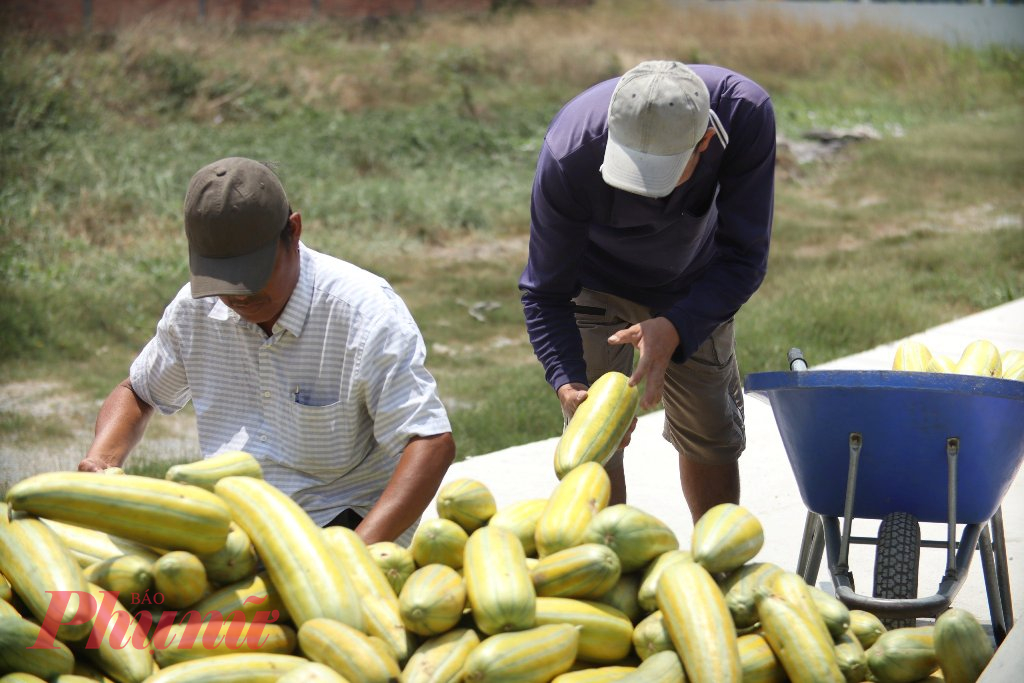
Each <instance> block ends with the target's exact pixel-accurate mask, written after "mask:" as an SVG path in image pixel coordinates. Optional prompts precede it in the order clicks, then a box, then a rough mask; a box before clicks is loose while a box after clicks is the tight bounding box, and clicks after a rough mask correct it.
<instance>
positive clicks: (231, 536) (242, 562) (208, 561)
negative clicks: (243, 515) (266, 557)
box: [198, 522, 259, 586]
mask: <svg viewBox="0 0 1024 683" xmlns="http://www.w3.org/2000/svg"><path fill="white" fill-rule="evenodd" d="M198 557H199V559H200V560H201V561H202V563H203V567H205V568H206V577H207V578H208V579H209V580H210V581H211V582H212V583H215V584H217V585H221V586H223V585H224V584H228V583H234V582H235V581H241V580H242V579H244V578H246V577H247V576H252V575H253V574H255V573H256V571H257V569H258V567H259V558H258V557H256V547H255V546H253V544H252V539H250V538H249V534H247V533H245V532H244V531H242V527H240V526H238V525H237V524H235V523H234V522H232V523H231V526H230V527H229V528H228V537H227V539H226V540H225V541H224V545H223V546H221V548H220V549H219V550H217V551H215V552H212V553H206V554H202V555H199V556H198Z"/></svg>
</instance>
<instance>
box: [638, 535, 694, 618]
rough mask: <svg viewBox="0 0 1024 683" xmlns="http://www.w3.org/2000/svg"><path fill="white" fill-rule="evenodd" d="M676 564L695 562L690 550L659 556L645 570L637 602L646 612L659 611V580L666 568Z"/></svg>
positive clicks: (668, 552)
mask: <svg viewBox="0 0 1024 683" xmlns="http://www.w3.org/2000/svg"><path fill="white" fill-rule="evenodd" d="M676 562H693V556H692V555H691V554H690V551H688V550H679V549H678V548H676V549H674V550H667V551H665V552H663V553H661V554H660V555H658V557H656V558H655V559H654V560H653V561H652V562H650V563H649V564H648V565H647V566H646V567H645V568H644V570H643V573H642V575H641V580H640V588H639V589H638V590H637V602H638V603H639V604H640V607H642V608H643V609H644V610H646V611H648V612H653V611H654V610H656V609H658V603H657V590H658V578H659V577H660V576H661V573H662V572H663V571H664V570H665V567H667V566H669V565H670V564H674V563H676Z"/></svg>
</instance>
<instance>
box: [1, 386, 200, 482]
mask: <svg viewBox="0 0 1024 683" xmlns="http://www.w3.org/2000/svg"><path fill="white" fill-rule="evenodd" d="M100 404H101V401H97V400H92V399H89V398H86V397H85V396H82V395H81V394H76V393H75V392H73V391H71V390H70V389H69V388H68V387H67V386H66V385H63V384H61V383H59V382H55V381H45V382H32V381H27V382H14V383H10V384H4V385H0V419H3V420H4V421H6V422H13V421H16V420H25V421H26V424H27V425H29V427H28V428H27V429H26V430H25V432H24V434H17V433H16V436H15V437H14V438H7V439H4V440H3V441H2V442H0V492H2V491H6V490H7V488H8V487H9V486H10V485H11V484H13V483H15V482H18V481H20V480H21V479H24V478H25V477H27V476H30V475H33V474H38V473H40V472H52V471H57V470H73V469H75V468H76V467H77V466H78V462H79V461H80V460H81V459H82V457H83V456H84V455H85V452H86V449H88V447H89V444H90V443H91V442H92V433H93V425H94V424H95V421H96V415H97V413H98V412H99V409H100ZM38 425H44V426H46V427H45V428H44V429H41V428H40V427H38ZM40 432H41V433H40ZM197 459H199V444H198V442H197V439H196V430H195V416H194V414H193V413H192V411H191V410H188V409H186V410H183V411H181V412H180V413H178V414H176V415H170V416H167V415H156V416H154V417H153V420H152V421H151V422H150V425H149V429H148V430H147V432H146V438H145V439H143V440H142V443H141V444H140V445H139V447H138V448H136V449H135V451H134V452H133V454H132V456H131V460H130V464H131V465H132V466H133V467H146V468H149V467H151V466H152V467H156V466H160V465H162V464H163V463H169V464H173V463H176V462H185V461H191V460H197Z"/></svg>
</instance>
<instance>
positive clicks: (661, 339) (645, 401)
mask: <svg viewBox="0 0 1024 683" xmlns="http://www.w3.org/2000/svg"><path fill="white" fill-rule="evenodd" d="M608 343H609V344H632V345H633V347H634V348H636V349H639V350H640V360H639V361H637V364H636V368H635V369H634V370H633V374H632V375H631V376H630V378H629V384H630V386H636V385H638V384H639V383H640V382H641V381H644V380H646V383H645V385H644V393H643V396H641V397H640V407H641V408H643V409H644V410H647V409H648V408H653V407H654V406H656V405H658V402H660V401H661V396H662V393H663V392H664V390H665V371H666V370H667V369H668V364H669V362H670V361H671V360H672V354H673V353H675V351H676V347H678V346H679V333H678V332H676V328H675V325H673V324H672V323H671V322H669V320H668V318H651V319H650V320H645V321H643V322H642V323H638V324H636V325H633V326H632V327H627V328H626V329H624V330H620V331H619V332H616V333H615V334H613V335H612V336H610V337H608Z"/></svg>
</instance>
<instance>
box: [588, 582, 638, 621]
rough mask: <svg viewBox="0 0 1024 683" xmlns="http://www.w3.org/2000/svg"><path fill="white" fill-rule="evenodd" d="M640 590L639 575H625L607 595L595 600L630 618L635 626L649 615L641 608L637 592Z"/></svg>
mask: <svg viewBox="0 0 1024 683" xmlns="http://www.w3.org/2000/svg"><path fill="white" fill-rule="evenodd" d="M639 590H640V575H639V573H637V572H633V573H632V574H623V575H622V576H620V577H619V580H618V581H617V582H616V584H615V585H614V586H612V587H611V589H610V590H609V591H608V592H607V593H605V594H604V595H602V596H601V597H599V598H595V599H596V600H597V601H598V602H603V603H604V604H606V605H611V606H612V607H614V608H615V609H617V610H619V611H620V612H622V613H623V614H625V615H626V616H627V617H629V620H630V621H632V622H633V623H634V624H635V623H636V622H638V621H640V619H642V618H643V617H644V616H645V615H646V614H647V611H646V610H644V609H643V608H642V607H640V603H639V602H637V592H638V591H639Z"/></svg>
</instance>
